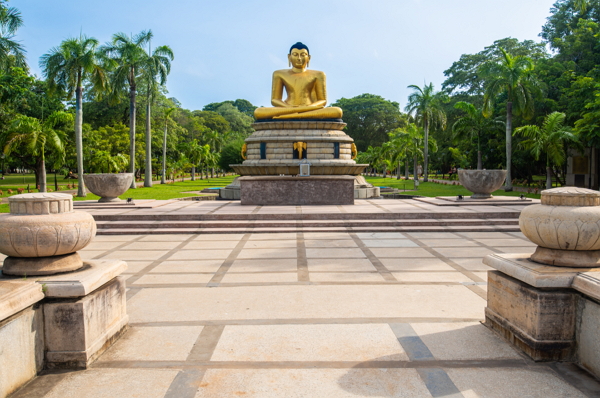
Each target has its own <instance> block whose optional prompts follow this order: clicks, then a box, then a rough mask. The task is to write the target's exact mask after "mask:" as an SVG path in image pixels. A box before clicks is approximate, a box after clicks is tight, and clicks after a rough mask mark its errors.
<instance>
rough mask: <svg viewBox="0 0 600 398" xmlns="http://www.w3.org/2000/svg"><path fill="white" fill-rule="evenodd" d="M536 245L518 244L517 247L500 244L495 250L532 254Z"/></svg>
mask: <svg viewBox="0 0 600 398" xmlns="http://www.w3.org/2000/svg"><path fill="white" fill-rule="evenodd" d="M536 247H537V245H536V246H519V247H505V246H501V247H497V248H496V250H498V251H499V252H501V253H525V254H528V255H530V254H533V252H535V249H536Z"/></svg>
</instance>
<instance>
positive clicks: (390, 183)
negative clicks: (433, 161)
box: [365, 177, 540, 199]
mask: <svg viewBox="0 0 600 398" xmlns="http://www.w3.org/2000/svg"><path fill="white" fill-rule="evenodd" d="M365 179H366V180H367V181H368V182H370V183H371V184H373V185H375V186H378V187H391V188H398V189H400V191H401V192H400V194H402V193H403V192H402V190H403V189H406V190H407V191H406V194H407V195H420V196H428V197H435V196H456V195H470V194H471V192H470V191H468V190H466V189H465V188H463V187H462V185H443V184H438V183H435V182H421V183H420V184H419V188H418V189H417V190H416V191H415V190H414V183H413V181H412V180H396V178H382V177H365ZM446 182H447V183H448V184H452V183H453V182H455V181H446ZM457 183H458V182H457ZM521 194H522V192H515V191H513V192H504V191H503V190H498V191H495V192H493V195H496V196H519V195H521ZM525 196H526V197H528V198H534V199H539V198H540V195H539V194H537V195H536V194H532V193H526V194H525Z"/></svg>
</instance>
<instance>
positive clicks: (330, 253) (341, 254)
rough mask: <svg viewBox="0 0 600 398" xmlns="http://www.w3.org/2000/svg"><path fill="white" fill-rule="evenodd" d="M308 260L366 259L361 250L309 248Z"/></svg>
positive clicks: (307, 251)
mask: <svg viewBox="0 0 600 398" xmlns="http://www.w3.org/2000/svg"><path fill="white" fill-rule="evenodd" d="M306 257H307V258H339V259H343V258H361V257H366V256H365V254H364V253H363V251H362V250H361V249H359V248H337V247H336V248H307V249H306Z"/></svg>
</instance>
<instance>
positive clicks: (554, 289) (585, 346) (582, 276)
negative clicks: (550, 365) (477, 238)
mask: <svg viewBox="0 0 600 398" xmlns="http://www.w3.org/2000/svg"><path fill="white" fill-rule="evenodd" d="M483 263H484V264H486V265H488V266H490V267H492V268H494V269H495V271H489V272H488V303H487V307H486V309H485V323H486V325H487V326H488V327H490V328H492V329H494V330H496V331H498V332H499V333H500V334H501V335H503V336H504V337H505V338H506V339H507V340H509V341H510V342H511V343H512V344H513V345H514V346H516V347H517V348H519V349H520V350H522V351H523V352H524V353H526V354H527V355H528V356H530V357H531V358H532V359H534V360H536V361H574V362H577V363H578V364H579V365H581V366H582V367H584V368H586V369H587V370H589V371H590V372H591V373H593V374H594V375H595V376H596V377H598V376H599V375H600V344H599V343H598V329H599V328H600V304H598V302H599V300H600V268H590V269H586V268H568V267H553V266H549V265H544V264H539V263H535V262H533V261H531V260H529V254H491V255H488V256H487V257H485V258H484V259H483Z"/></svg>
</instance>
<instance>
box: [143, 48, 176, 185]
mask: <svg viewBox="0 0 600 398" xmlns="http://www.w3.org/2000/svg"><path fill="white" fill-rule="evenodd" d="M172 60H173V50H171V48H169V46H160V47H156V48H155V49H154V51H153V52H152V53H150V51H148V57H147V58H146V62H145V65H144V66H143V68H142V76H143V78H144V80H145V81H146V167H145V169H146V173H145V176H144V186H145V187H151V186H152V128H151V123H150V122H151V109H152V103H153V102H154V97H155V95H156V93H157V91H158V86H159V85H160V86H163V85H164V84H165V83H166V82H167V75H168V74H169V72H170V71H171V61H172Z"/></svg>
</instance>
